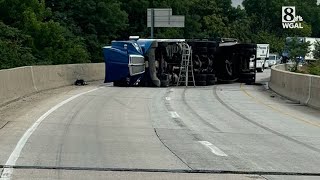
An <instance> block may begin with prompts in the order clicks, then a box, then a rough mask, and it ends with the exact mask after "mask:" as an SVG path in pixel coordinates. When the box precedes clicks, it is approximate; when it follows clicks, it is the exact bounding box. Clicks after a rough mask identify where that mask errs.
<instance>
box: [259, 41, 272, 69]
mask: <svg viewBox="0 0 320 180" xmlns="http://www.w3.org/2000/svg"><path fill="white" fill-rule="evenodd" d="M268 59H269V44H257V56H256V69H257V71H258V72H263V71H264V69H265V68H268V67H269V64H268Z"/></svg>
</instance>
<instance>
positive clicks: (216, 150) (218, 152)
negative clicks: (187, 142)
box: [198, 141, 228, 157]
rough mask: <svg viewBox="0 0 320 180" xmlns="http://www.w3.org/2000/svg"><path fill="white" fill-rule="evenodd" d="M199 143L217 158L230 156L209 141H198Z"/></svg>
mask: <svg viewBox="0 0 320 180" xmlns="http://www.w3.org/2000/svg"><path fill="white" fill-rule="evenodd" d="M198 142H199V143H201V144H202V145H204V146H206V147H208V148H209V149H210V150H211V152H212V153H213V154H215V155H217V156H225V157H226V156H228V155H227V154H226V153H224V152H223V151H222V150H221V149H219V148H218V147H216V146H215V145H213V144H212V143H210V142H208V141H198Z"/></svg>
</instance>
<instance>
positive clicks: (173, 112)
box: [170, 111, 180, 119]
mask: <svg viewBox="0 0 320 180" xmlns="http://www.w3.org/2000/svg"><path fill="white" fill-rule="evenodd" d="M170 115H171V117H172V118H174V119H177V118H180V116H179V114H178V113H177V112H175V111H170Z"/></svg>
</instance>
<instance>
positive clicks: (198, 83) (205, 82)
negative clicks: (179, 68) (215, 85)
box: [196, 81, 207, 86]
mask: <svg viewBox="0 0 320 180" xmlns="http://www.w3.org/2000/svg"><path fill="white" fill-rule="evenodd" d="M196 85H197V86H206V85H207V81H196Z"/></svg>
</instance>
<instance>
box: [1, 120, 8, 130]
mask: <svg viewBox="0 0 320 180" xmlns="http://www.w3.org/2000/svg"><path fill="white" fill-rule="evenodd" d="M9 123H10V121H7V122H5V123H3V125H2V126H0V129H3V128H4V127H5V126H6V125H8V124H9Z"/></svg>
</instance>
